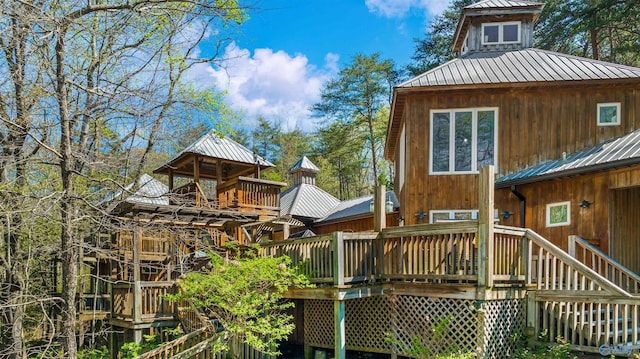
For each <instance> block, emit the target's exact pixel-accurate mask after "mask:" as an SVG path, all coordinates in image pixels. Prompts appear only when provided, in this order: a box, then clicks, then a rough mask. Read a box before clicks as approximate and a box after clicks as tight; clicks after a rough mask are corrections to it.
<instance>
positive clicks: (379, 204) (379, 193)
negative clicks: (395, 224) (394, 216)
mask: <svg viewBox="0 0 640 359" xmlns="http://www.w3.org/2000/svg"><path fill="white" fill-rule="evenodd" d="M386 193H387V191H386V188H385V187H384V186H382V185H377V186H376V191H375V193H374V195H373V230H374V231H376V232H380V231H381V230H382V229H383V228H385V227H386V226H387V223H386V222H387V216H386V213H385V205H386V202H385V195H386Z"/></svg>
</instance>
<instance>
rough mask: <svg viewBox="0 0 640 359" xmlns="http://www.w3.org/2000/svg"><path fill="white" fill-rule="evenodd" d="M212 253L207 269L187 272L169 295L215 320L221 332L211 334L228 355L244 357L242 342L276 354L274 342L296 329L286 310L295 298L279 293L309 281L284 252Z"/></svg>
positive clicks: (237, 358) (275, 343)
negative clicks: (175, 291)
mask: <svg viewBox="0 0 640 359" xmlns="http://www.w3.org/2000/svg"><path fill="white" fill-rule="evenodd" d="M210 258H211V263H212V266H211V269H210V270H209V271H207V272H190V273H188V274H187V275H186V276H185V278H183V279H181V280H180V281H179V283H178V287H179V294H176V295H173V296H172V297H171V299H172V300H176V301H179V300H188V301H190V302H191V303H192V305H193V306H194V307H195V308H200V309H202V310H204V311H205V313H206V314H207V315H208V316H209V317H210V318H213V319H215V320H216V321H218V323H219V324H220V326H221V328H222V335H221V336H219V337H217V338H215V339H214V340H219V341H218V343H217V344H218V346H217V348H216V349H217V350H228V351H229V354H230V355H231V357H232V358H234V359H240V358H241V357H242V356H241V354H242V352H241V349H242V344H243V343H246V344H249V345H250V346H251V347H253V348H255V349H258V350H259V351H261V352H263V353H265V354H267V355H277V354H279V352H278V350H277V344H278V342H280V341H281V340H283V339H286V338H287V337H288V335H289V334H290V333H291V332H292V331H293V329H294V323H292V319H293V318H292V316H291V315H289V314H287V313H286V310H287V309H288V308H291V307H293V305H294V303H293V302H288V301H284V300H283V294H284V292H285V291H286V290H287V289H288V288H299V287H304V286H307V285H308V281H307V279H306V278H305V277H304V276H302V275H298V274H296V273H295V270H294V269H293V268H291V267H290V263H291V261H290V259H289V258H288V257H280V258H271V257H256V256H251V255H250V256H248V257H243V258H238V259H237V260H232V261H228V260H224V259H223V258H221V257H220V256H218V255H216V254H211V255H210Z"/></svg>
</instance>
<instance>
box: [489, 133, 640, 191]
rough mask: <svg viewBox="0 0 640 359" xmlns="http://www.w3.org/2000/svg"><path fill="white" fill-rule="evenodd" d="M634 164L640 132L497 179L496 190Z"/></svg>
mask: <svg viewBox="0 0 640 359" xmlns="http://www.w3.org/2000/svg"><path fill="white" fill-rule="evenodd" d="M638 163H640V130H636V131H634V132H631V133H629V134H626V135H624V136H620V137H617V138H614V139H611V140H609V141H606V142H604V143H601V144H599V145H597V146H593V147H590V148H587V149H584V150H582V151H579V152H576V153H572V154H568V155H567V156H566V158H565V159H562V158H561V159H557V160H553V161H547V162H544V163H541V164H539V165H537V166H533V167H529V168H526V169H523V170H521V171H518V172H515V173H511V174H508V175H506V176H503V177H500V178H499V179H497V180H496V187H499V188H504V187H509V186H512V185H518V184H525V183H533V182H538V181H542V180H546V179H552V178H558V177H564V176H571V175H577V174H583V173H588V172H592V171H598V170H603V169H608V168H613V167H618V166H626V165H631V164H638Z"/></svg>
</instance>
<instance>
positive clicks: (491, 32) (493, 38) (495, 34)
mask: <svg viewBox="0 0 640 359" xmlns="http://www.w3.org/2000/svg"><path fill="white" fill-rule="evenodd" d="M519 42H520V22H518V21H511V22H497V23H487V24H482V44H483V45H491V44H514V43H519Z"/></svg>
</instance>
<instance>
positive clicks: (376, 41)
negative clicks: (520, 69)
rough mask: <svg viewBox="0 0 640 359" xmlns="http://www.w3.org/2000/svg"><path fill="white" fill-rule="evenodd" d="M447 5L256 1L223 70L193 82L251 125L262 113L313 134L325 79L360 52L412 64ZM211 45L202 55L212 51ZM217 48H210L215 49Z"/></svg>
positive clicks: (378, 0) (201, 70) (209, 70)
mask: <svg viewBox="0 0 640 359" xmlns="http://www.w3.org/2000/svg"><path fill="white" fill-rule="evenodd" d="M448 3H449V1H447V0H253V2H252V3H251V4H252V6H253V7H254V8H255V9H254V10H251V11H250V13H249V20H248V21H247V22H246V23H244V24H242V25H241V26H240V27H239V28H238V29H234V31H233V33H232V34H231V36H232V39H233V41H232V42H231V43H229V44H228V46H226V48H225V49H224V56H223V58H224V59H225V60H224V61H223V62H222V63H221V64H220V66H219V67H218V66H211V65H198V66H197V67H196V68H194V70H193V72H192V74H191V75H192V79H193V80H194V81H196V82H197V83H198V84H199V85H201V86H215V87H216V88H217V89H218V90H224V91H226V92H227V97H226V100H227V103H228V104H229V105H230V106H231V107H232V108H233V109H235V110H236V111H240V112H241V113H242V114H243V118H244V119H245V123H246V124H247V125H250V124H251V122H253V121H254V120H255V118H256V117H257V116H259V115H261V116H264V117H266V118H268V119H269V120H271V121H274V122H277V123H280V124H281V126H282V127H283V128H284V129H286V130H292V129H294V128H299V129H302V130H304V131H308V130H311V129H313V127H314V125H315V123H314V120H312V119H311V113H310V112H309V108H310V106H312V105H313V104H314V103H316V102H318V100H319V99H320V91H321V90H322V86H323V84H324V83H326V81H328V80H329V79H331V78H334V77H335V76H336V74H337V73H338V71H339V69H340V68H341V67H342V66H343V65H344V64H346V63H349V62H350V61H351V59H352V57H353V55H355V54H357V53H363V54H372V53H374V52H378V53H380V54H381V55H382V57H383V58H385V59H392V60H394V61H395V62H396V64H397V65H399V66H405V65H407V64H408V63H409V62H410V58H411V55H412V54H413V51H414V41H413V39H414V38H421V37H423V36H424V33H425V29H426V27H427V26H428V24H429V21H430V20H431V18H432V17H433V16H434V15H436V14H440V13H441V12H442V11H443V10H444V9H445V8H446V7H447V6H448ZM207 46H208V44H207V43H205V44H203V46H202V47H201V51H202V53H203V54H208V53H209V52H210V49H208V48H207ZM209 46H210V44H209Z"/></svg>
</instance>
